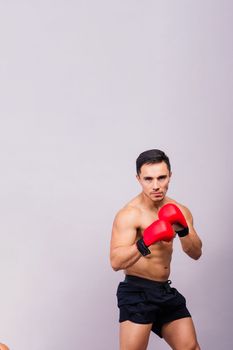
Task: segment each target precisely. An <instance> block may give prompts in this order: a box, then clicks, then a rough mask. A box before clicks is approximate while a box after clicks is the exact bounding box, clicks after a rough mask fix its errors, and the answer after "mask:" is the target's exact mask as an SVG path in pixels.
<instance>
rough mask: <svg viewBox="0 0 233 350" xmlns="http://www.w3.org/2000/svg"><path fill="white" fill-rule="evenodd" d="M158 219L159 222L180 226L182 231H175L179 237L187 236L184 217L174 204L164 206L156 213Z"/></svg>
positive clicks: (186, 225)
mask: <svg viewBox="0 0 233 350" xmlns="http://www.w3.org/2000/svg"><path fill="white" fill-rule="evenodd" d="M158 217H159V219H161V220H166V221H168V222H169V223H170V224H171V225H173V224H179V225H181V226H182V227H183V229H181V230H177V231H176V233H177V234H178V236H179V237H184V236H187V234H188V233H189V228H188V224H187V221H186V220H185V217H184V215H183V213H182V212H181V210H180V209H179V208H178V207H177V206H176V205H175V204H173V203H168V204H165V205H164V206H163V207H162V208H160V210H159V212H158Z"/></svg>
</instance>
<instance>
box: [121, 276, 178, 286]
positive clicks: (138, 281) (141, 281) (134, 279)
mask: <svg viewBox="0 0 233 350" xmlns="http://www.w3.org/2000/svg"><path fill="white" fill-rule="evenodd" d="M124 282H127V283H132V284H135V285H138V286H141V287H145V288H146V287H148V288H155V287H157V288H158V287H159V288H166V287H170V284H171V283H172V282H171V281H170V280H167V281H164V282H161V281H154V280H150V279H147V278H143V277H138V276H133V275H125V280H124Z"/></svg>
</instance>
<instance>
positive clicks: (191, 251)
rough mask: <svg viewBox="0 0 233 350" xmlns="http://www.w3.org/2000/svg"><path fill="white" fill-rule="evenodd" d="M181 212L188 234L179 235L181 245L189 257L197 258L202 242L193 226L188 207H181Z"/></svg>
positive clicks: (199, 255) (199, 254) (200, 252)
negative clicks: (186, 224)
mask: <svg viewBox="0 0 233 350" xmlns="http://www.w3.org/2000/svg"><path fill="white" fill-rule="evenodd" d="M183 214H184V216H185V218H186V221H187V223H188V227H189V234H188V235H187V236H185V237H180V242H181V246H182V249H183V251H184V252H185V253H186V254H187V255H188V256H190V258H192V259H195V260H197V259H199V258H200V257H201V254H202V242H201V240H200V238H199V237H198V235H197V233H196V231H195V229H194V227H193V217H192V214H191V212H190V211H189V209H188V208H186V207H183Z"/></svg>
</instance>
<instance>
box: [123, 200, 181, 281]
mask: <svg viewBox="0 0 233 350" xmlns="http://www.w3.org/2000/svg"><path fill="white" fill-rule="evenodd" d="M168 202H169V203H176V204H178V203H177V202H176V201H174V200H172V199H171V198H168V197H165V199H164V201H163V204H166V203H168ZM129 206H130V207H131V208H132V207H133V208H135V210H137V212H138V215H137V218H138V222H137V227H138V228H137V236H136V240H135V242H136V241H137V240H138V239H139V238H141V237H142V234H143V231H144V230H145V228H146V227H148V226H149V225H150V224H151V223H152V222H153V221H155V220H157V219H158V211H157V210H156V209H153V210H148V208H146V209H144V208H143V207H142V206H141V203H140V199H139V197H136V198H135V199H133V200H132V201H131V202H130V203H128V204H127V205H126V208H127V207H129ZM149 249H150V251H151V254H149V255H147V256H145V257H142V258H141V259H139V260H138V261H137V262H136V263H135V264H134V265H133V266H131V267H130V268H127V269H126V270H124V272H125V274H127V275H134V276H139V277H143V278H148V279H151V280H155V281H166V280H168V278H169V275H170V263H171V259H172V251H173V242H172V241H171V242H165V241H161V242H158V243H156V244H153V245H151V246H150V247H149Z"/></svg>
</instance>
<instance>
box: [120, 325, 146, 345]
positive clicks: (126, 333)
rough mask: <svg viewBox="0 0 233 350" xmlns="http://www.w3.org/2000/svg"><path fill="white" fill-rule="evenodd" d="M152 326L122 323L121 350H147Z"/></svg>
mask: <svg viewBox="0 0 233 350" xmlns="http://www.w3.org/2000/svg"><path fill="white" fill-rule="evenodd" d="M151 327H152V324H151V323H150V324H139V323H134V322H131V321H124V322H121V323H120V350H146V348H147V344H148V341H149V336H150V331H151Z"/></svg>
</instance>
